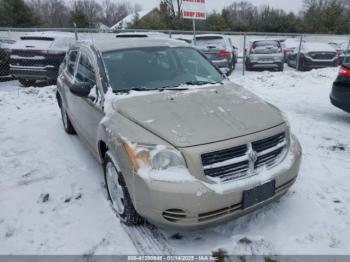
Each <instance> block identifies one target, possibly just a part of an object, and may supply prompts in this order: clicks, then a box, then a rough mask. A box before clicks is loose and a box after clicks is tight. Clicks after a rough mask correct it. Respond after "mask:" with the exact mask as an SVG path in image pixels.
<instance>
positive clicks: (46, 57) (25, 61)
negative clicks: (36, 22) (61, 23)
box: [10, 32, 75, 87]
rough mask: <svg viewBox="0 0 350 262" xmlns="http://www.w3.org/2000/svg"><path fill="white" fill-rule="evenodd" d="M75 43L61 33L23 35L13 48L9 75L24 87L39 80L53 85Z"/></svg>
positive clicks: (71, 38)
mask: <svg viewBox="0 0 350 262" xmlns="http://www.w3.org/2000/svg"><path fill="white" fill-rule="evenodd" d="M74 41H75V36H74V34H72V33H63V32H37V33H31V34H28V35H25V36H22V37H21V38H20V40H19V41H17V42H16V43H15V44H14V45H13V46H12V52H11V61H10V73H11V75H13V76H14V77H15V78H16V79H18V80H19V82H20V83H21V84H22V85H23V86H26V87H27V86H31V85H34V84H35V82H36V81H38V80H47V81H48V82H49V83H55V82H56V80H57V75H58V70H59V66H60V64H61V63H62V61H63V59H64V57H65V55H66V52H67V50H68V49H69V47H70V46H71V45H72V43H74Z"/></svg>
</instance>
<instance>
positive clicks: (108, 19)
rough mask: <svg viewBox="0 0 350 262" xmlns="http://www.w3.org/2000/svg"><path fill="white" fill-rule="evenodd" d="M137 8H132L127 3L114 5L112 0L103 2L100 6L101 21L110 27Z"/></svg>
mask: <svg viewBox="0 0 350 262" xmlns="http://www.w3.org/2000/svg"><path fill="white" fill-rule="evenodd" d="M136 8H139V7H138V6H136V5H135V6H134V7H132V6H131V5H130V4H129V3H128V2H121V3H116V2H114V1H112V0H104V2H103V4H102V13H103V21H104V23H105V24H106V25H108V26H112V25H114V24H116V23H117V22H119V21H120V20H122V19H123V18H124V17H126V16H128V15H129V14H130V13H133V12H134V10H136Z"/></svg>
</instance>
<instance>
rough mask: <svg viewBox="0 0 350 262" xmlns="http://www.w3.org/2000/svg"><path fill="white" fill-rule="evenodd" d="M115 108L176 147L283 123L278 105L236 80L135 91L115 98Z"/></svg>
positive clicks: (209, 141)
mask: <svg viewBox="0 0 350 262" xmlns="http://www.w3.org/2000/svg"><path fill="white" fill-rule="evenodd" d="M140 93H142V92H140ZM110 109H111V105H108V106H107V110H110ZM112 109H113V110H116V111H117V113H119V114H121V115H123V116H124V117H126V118H128V119H129V120H131V121H133V122H135V123H137V124H138V125H140V126H142V127H143V128H145V129H146V130H148V131H150V132H152V133H154V134H156V135H157V136H159V137H161V138H162V139H164V140H166V141H167V142H169V143H170V144H172V145H174V146H176V147H188V146H195V145H201V144H206V143H211V142H217V141H222V140H226V139H232V138H235V137H238V136H244V135H248V134H252V133H255V132H259V131H262V130H266V129H269V128H272V127H275V126H277V125H280V124H282V123H283V119H282V117H281V114H280V112H279V111H278V110H276V109H275V108H274V107H272V106H270V105H268V104H267V103H265V102H264V101H262V100H261V99H259V98H258V97H256V96H255V95H253V94H252V93H250V92H249V91H247V90H245V89H243V88H241V87H239V86H236V85H234V84H229V85H225V86H215V87H213V86H211V87H207V88H200V89H195V90H193V89H190V90H188V91H172V92H171V91H169V92H163V93H159V91H156V93H154V92H151V94H149V95H141V94H139V95H134V94H132V95H131V96H130V97H129V98H128V99H120V98H119V99H116V100H114V102H113V103H112Z"/></svg>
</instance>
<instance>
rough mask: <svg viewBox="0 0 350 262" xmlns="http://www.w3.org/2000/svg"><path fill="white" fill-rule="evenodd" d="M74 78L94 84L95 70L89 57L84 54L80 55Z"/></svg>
mask: <svg viewBox="0 0 350 262" xmlns="http://www.w3.org/2000/svg"><path fill="white" fill-rule="evenodd" d="M76 80H77V81H79V82H89V83H91V84H95V82H96V81H95V71H94V68H93V66H92V65H91V63H90V61H89V59H88V58H87V56H85V55H84V54H81V55H80V59H79V64H78V70H77V75H76Z"/></svg>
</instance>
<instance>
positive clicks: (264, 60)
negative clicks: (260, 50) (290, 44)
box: [258, 59, 273, 64]
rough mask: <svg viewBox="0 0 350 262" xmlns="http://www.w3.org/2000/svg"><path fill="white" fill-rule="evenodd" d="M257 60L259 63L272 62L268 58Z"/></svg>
mask: <svg viewBox="0 0 350 262" xmlns="http://www.w3.org/2000/svg"><path fill="white" fill-rule="evenodd" d="M258 62H259V63H261V64H273V61H272V60H269V59H263V60H259V61H258Z"/></svg>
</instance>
